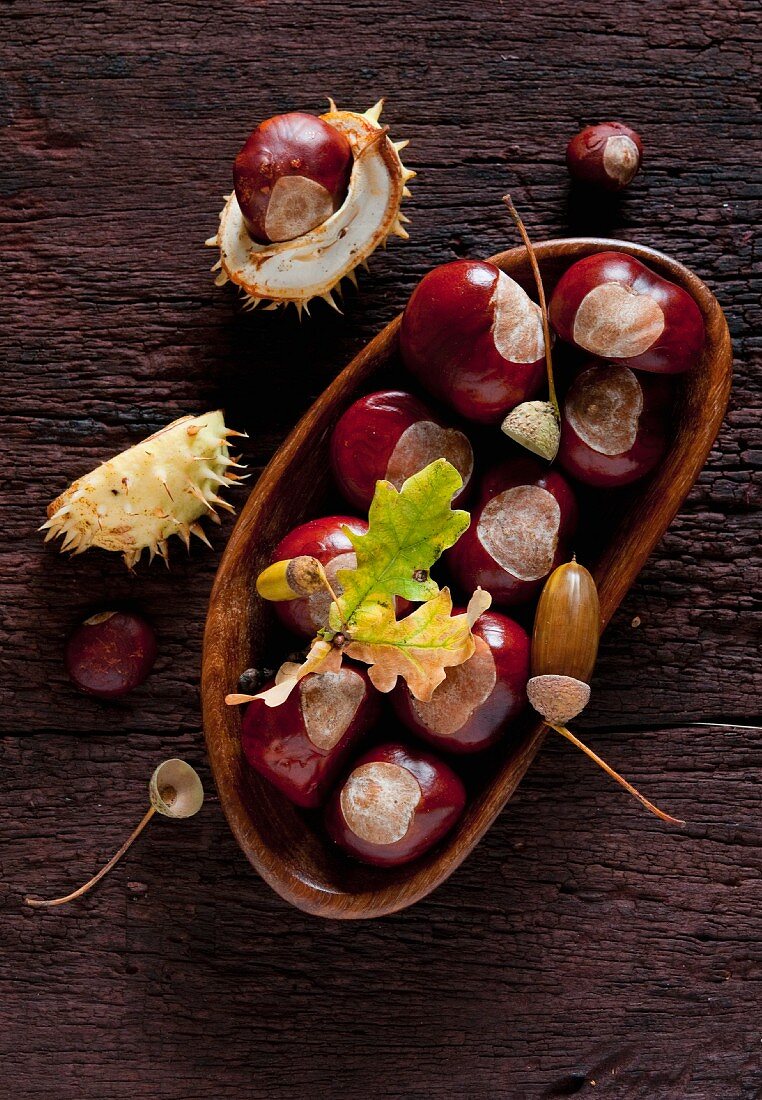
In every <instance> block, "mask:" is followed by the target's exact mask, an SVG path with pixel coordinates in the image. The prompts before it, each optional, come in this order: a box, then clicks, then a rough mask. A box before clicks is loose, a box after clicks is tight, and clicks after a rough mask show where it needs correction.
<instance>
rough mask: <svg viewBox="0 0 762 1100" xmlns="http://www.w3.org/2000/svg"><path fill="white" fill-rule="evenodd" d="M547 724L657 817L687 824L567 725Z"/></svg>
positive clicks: (679, 823) (672, 822) (672, 823)
mask: <svg viewBox="0 0 762 1100" xmlns="http://www.w3.org/2000/svg"><path fill="white" fill-rule="evenodd" d="M545 725H546V726H548V727H549V728H550V729H552V730H555V731H556V733H560V734H561V736H562V737H565V738H566V740H567V741H571V743H572V745H575V746H576V747H577V748H578V749H582V751H583V752H584V754H585V756H589V757H590V759H591V760H592V761H594V762H595V763H596V764H597V765H598V767H599V768H603V770H604V771H605V773H606V775H610V776H611V778H612V779H615V780H616V781H617V783H619V784H620V785H621V786H622V787H624V789H625V790H626V791H629V792H630V794H631V795H634V797H635V798H637V800H638V802H640V803H641V804H642V805H643V806H645V808H646V809H647V810H649V811H650V812H651V813H652V814H655V815H656V817H659V818H661V820H662V821H666V822H667V823H668V824H669V825H685V822H684V821H681V819H680V818H679V817H672V816H671V814H665V813H664V811H663V810H660V809H659V807H658V806H654V804H653V802H649V801H648V799H647V798H644V797H643V795H642V794H641V793H640V791H639V790H637V789H636V788H635V787H633V785H632V783H628V782H627V780H626V779H625V778H624V777H623V776H621V775H620V774H619V772H615V771H614V769H613V768H611V767H609V765H608V764H607V763H606V761H605V760H602V759H601V758H600V756H598V754H597V753H595V752H593V750H592V749H589V748H588V747H587V745H586V744H585V743H584V742H583V741H580V739H579V738H578V737H575V736H574V734H573V733H571V731H570V730H568V729H566V727H565V726H554V725H553V723H552V722H546V723H545Z"/></svg>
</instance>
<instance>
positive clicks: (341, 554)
mask: <svg viewBox="0 0 762 1100" xmlns="http://www.w3.org/2000/svg"><path fill="white" fill-rule="evenodd" d="M344 527H348V528H349V529H350V531H353V532H354V533H355V534H357V535H363V534H365V532H366V531H367V530H368V524H367V521H366V520H364V519H358V518H357V517H355V516H322V517H320V518H319V519H310V520H308V521H307V522H306V523H301V524H300V525H299V526H298V527H295V528H294V530H293V531H290V532H289V534H287V535H286V536H285V538H282V539H281V540H280V542H279V543H278V545H277V546H276V547H275V550H274V551H273V554H272V558H271V561H284V560H286V559H287V558H298V557H299V556H300V555H301V554H309V555H311V556H312V557H313V558H317V559H318V561H319V562H320V563H321V564H322V565H323V566H324V568H325V571H326V574H327V576H328V580H329V581H330V582H331V584H332V585H334V586H338V582H337V580H336V574H337V572H338V571H339V570H340V569H354V567H355V565H356V564H357V559H356V557H355V552H354V550H353V548H352V543H351V542H350V540H349V537H348V536H347V535H346V534H345V532H344V530H343V528H344ZM338 588H339V589H340V586H338ZM334 591H336V594H337V595H341V592H340V591H337V588H336V587H334ZM329 604H330V596H329V595H328V593H327V592H326V593H322V592H318V593H317V594H316V595H314V596H306V597H305V598H304V599H299V600H289V601H288V602H283V603H274V604H273V605H272V606H273V608H274V609H275V612H276V614H277V616H278V618H279V619H280V621H281V622H282V623H283V625H284V626H285V627H287V628H288V630H291V631H293V633H294V634H299V635H301V636H302V637H304V638H314V636H315V631H317V630H320V629H321V628H322V627H324V626H325V624H326V620H327V616H328V607H329Z"/></svg>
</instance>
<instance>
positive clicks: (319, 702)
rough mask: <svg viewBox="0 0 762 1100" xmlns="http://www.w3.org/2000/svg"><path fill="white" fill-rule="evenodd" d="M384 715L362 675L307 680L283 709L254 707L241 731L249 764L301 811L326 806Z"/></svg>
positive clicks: (355, 671) (354, 671)
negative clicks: (336, 783) (346, 765)
mask: <svg viewBox="0 0 762 1100" xmlns="http://www.w3.org/2000/svg"><path fill="white" fill-rule="evenodd" d="M379 709H380V703H379V696H378V692H377V691H376V690H375V688H374V687H373V686H372V685H371V683H370V680H369V679H368V676H367V674H366V672H365V671H364V669H361V668H355V667H353V666H350V665H347V664H345V665H343V666H342V668H341V669H340V670H339V671H338V672H326V673H323V674H321V675H316V674H312V675H310V676H305V677H304V678H303V679H302V680H300V681H299V683H298V684H297V686H296V687H295V688H294V690H293V691H292V692H291V694H290V695H289V697H288V699H287V700H286V702H285V703H281V704H280V706H277V707H268V706H266V704H265V703H263V702H262V701H261V700H259V699H257V700H255V701H254V702H253V703H250V704H249V706H248V708H247V710H246V714H245V715H244V719H243V725H242V728H241V745H242V747H243V751H244V754H245V756H246V759H247V760H248V762H249V764H250V765H251V766H252V768H254V769H255V770H256V771H257V772H259V774H260V775H263V776H264V777H265V779H268V780H269V781H270V782H271V783H272V784H273V785H274V786H275V787H277V788H278V789H279V790H280V791H282V792H283V793H284V794H285V795H286V797H287V798H289V799H290V800H291V801H292V802H295V803H296V805H297V806H303V807H305V808H314V807H316V806H320V805H322V803H323V802H324V800H325V797H326V795H327V793H328V790H329V788H330V787H331V786H332V784H333V782H334V780H335V779H336V776H337V774H338V773H339V771H340V770H341V768H342V766H343V764H344V763H345V762H346V760H347V757H348V756H349V754H350V753H351V752H352V750H353V749H354V748H355V747H356V746H357V743H358V741H360V740H361V739H362V738H363V736H364V735H365V734H366V733H367V732H368V730H369V729H370V728H371V726H372V725H373V723H374V722H375V720H376V718H377V717H378V713H379Z"/></svg>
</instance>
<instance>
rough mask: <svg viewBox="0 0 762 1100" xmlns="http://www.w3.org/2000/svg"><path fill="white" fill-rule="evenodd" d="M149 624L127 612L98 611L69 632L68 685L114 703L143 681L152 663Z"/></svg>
mask: <svg viewBox="0 0 762 1100" xmlns="http://www.w3.org/2000/svg"><path fill="white" fill-rule="evenodd" d="M156 652H157V650H156V635H155V634H154V632H153V628H152V627H151V625H150V623H148V622H146V620H145V619H144V618H142V616H140V615H135V614H134V613H133V612H130V611H102V612H100V613H99V614H97V615H92V616H91V617H90V618H89V619H85V621H84V622H83V623H82V624H81V625H80V626H78V627H77V629H76V630H75V631H74V632H73V634H72V635H71V637H70V638H69V640H68V642H67V643H66V649H65V652H64V660H65V663H66V671H67V672H68V674H69V677H70V679H71V680H72V682H73V683H74V684H75V685H76V687H78V688H79V689H80V691H84V692H87V694H88V695H97V696H99V698H101V699H116V698H118V697H119V696H121V695H126V694H127V693H128V692H130V691H132V690H133V689H134V688H136V687H139V685H140V684H142V683H143V682H144V680H146V679H147V677H148V674H149V673H150V671H151V669H152V668H153V665H154V661H155V660H156Z"/></svg>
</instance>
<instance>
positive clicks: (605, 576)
mask: <svg viewBox="0 0 762 1100" xmlns="http://www.w3.org/2000/svg"><path fill="white" fill-rule="evenodd" d="M604 250H615V251H621V252H628V253H629V254H630V255H633V256H635V257H637V258H638V259H639V260H642V261H643V262H644V263H645V264H647V265H649V266H650V267H651V268H653V269H654V270H655V271H657V272H658V273H659V274H661V275H664V276H665V277H666V278H668V279H671V280H672V281H674V282H676V283H678V284H679V285H680V286H682V287H684V288H685V290H687V291H688V292H689V293H690V294H691V295H692V296H693V298H694V299H695V300H696V302H697V303H698V305H699V308H700V309H701V312H702V314H703V316H704V321H705V323H706V343H705V346H704V351H703V353H702V357H701V360H700V362H699V364H698V365H697V367H696V368H695V369H694V370H693V371H692V372H690V373H689V374H687V375H683V376H681V381H680V386H679V397H678V401H677V412H676V418H675V436H674V440H673V442H672V446H671V448H670V450H669V451H668V453H667V454H666V456H665V458H664V459H663V461H662V462H661V464H660V466H659V467H658V469H657V470H656V471H655V473H654V474H652V475H651V476H650V477H648V478H647V479H645V481H644V482H642V483H637V484H636V485H635V486H633V487H632V489H631V490H630V491H627V495H626V496H624V497H622V500H623V501H624V506H623V507H619V508H614V509H613V510H612V511H611V512H607V521H608V520H611V522H612V526H611V527H610V528H609V529H608V531H607V532H606V533H605V535H604V534H600V535H599V536H598V537H597V539H596V540H595V541H594V544H593V545H590V546H586V547H585V563H586V564H587V565H588V566H589V567H590V568H591V569H592V571H593V574H594V576H595V579H596V581H597V584H598V587H599V592H600V600H601V610H602V617H603V624H602V628H603V627H605V625H606V623H607V622H608V620H609V619H610V618H611V616H612V614H613V613H614V611H615V610H616V608H617V607H618V605H619V603H620V602H621V600H622V598H623V597H624V595H625V593H626V592H627V590H628V589H629V587H630V586H631V585H632V583H633V581H634V580H635V578H636V577H637V575H638V573H639V571H640V569H641V568H642V566H643V564H644V562H645V561H646V559H647V557H648V555H649V554H650V553H651V551H652V550H653V548H654V546H655V545H656V543H657V542H658V541H659V539H660V538H661V536H662V535H663V534H664V532H665V530H666V529H667V527H668V526H669V524H670V522H671V521H672V519H673V517H674V515H675V513H676V512H677V510H678V509H679V507H680V505H681V503H682V502H683V500H684V499H685V497H686V495H687V493H688V492H689V490H690V488H691V486H692V485H693V483H694V481H695V479H696V477H697V476H698V473H699V471H700V470H701V467H702V466H703V464H704V462H705V460H706V457H707V455H708V453H709V450H710V448H711V446H712V443H713V442H714V439H715V437H716V435H717V432H718V431H719V428H720V424H721V422H722V418H723V414H724V412H725V408H726V405H727V401H728V395H729V392H730V381H731V371H732V351H731V345H730V336H729V333H728V327H727V324H726V322H725V318H724V316H723V313H722V310H721V308H720V306H719V304H718V302H717V300H716V299H715V297H714V295H713V294H712V293H711V292H710V291H709V290H708V288H707V287H706V286H705V285H704V284H703V283H702V282H701V280H700V279H698V278H697V277H696V276H695V275H694V274H693V273H692V272H691V271H689V270H688V269H687V268H686V267H684V266H683V265H682V264H679V263H677V262H676V261H675V260H672V259H670V258H669V257H668V256H665V255H663V254H662V253H660V252H656V251H654V250H653V249H650V248H645V247H642V246H640V245H635V244H630V243H629V242H622V241H609V240H601V239H595V238H573V239H569V240H557V241H546V242H544V243H542V244H539V245H537V246H536V252H537V257H538V260H539V262H540V266H541V269H542V275H543V281H544V283H545V288H546V292H547V293H548V295H550V293H551V292H552V290H553V287H554V286H555V284H556V282H557V281H558V279H559V278H560V276H561V274H562V273H563V272H564V271H565V270H566V268H568V267H569V266H570V265H571V264H572V263H574V262H575V261H577V260H579V259H582V258H583V257H585V256H589V255H591V254H592V253H594V252H601V251H604ZM492 262H493V263H496V264H497V265H498V266H499V267H501V268H502V269H503V271H505V272H507V273H508V274H509V275H511V276H512V277H513V278H514V279H516V280H517V281H518V282H519V283H521V284H522V285H523V286H524V287H525V288H526V289H527V290H528V291H529V292H530V293H533V290H534V284H533V280H532V275H531V270H530V267H529V263H528V260H527V254H526V251H525V249H523V248H516V249H512V250H511V251H509V252H503V253H500V254H499V255H498V256H494V257H492ZM399 324H400V319H399V317H398V318H396V319H395V320H394V321H392V322H391V323H390V324H389V325H387V326H386V328H385V329H384V330H383V331H382V332H380V333H379V335H378V336H376V337H375V339H374V340H372V341H371V342H370V343H369V344H368V346H367V347H366V348H365V349H364V350H363V351H361V352H360V354H359V355H357V356H356V358H355V359H353V361H352V362H351V363H350V364H349V366H348V367H346V369H345V370H343V371H342V372H341V374H340V375H339V376H338V377H337V378H336V380H335V381H334V382H333V383H332V384H331V385H330V386H329V387H328V389H326V390H325V392H324V393H323V394H322V396H321V397H320V398H318V400H317V401H316V402H315V404H314V405H313V406H312V408H311V409H310V410H309V412H307V413H306V415H305V416H304V417H303V418H302V420H301V421H300V422H299V424H298V425H297V426H296V428H294V430H293V431H292V433H291V435H290V436H289V437H288V439H287V440H286V442H285V443H284V444H283V446H282V447H281V448H280V449H279V451H278V452H277V454H276V455H275V456H274V457H273V459H272V460H271V461H270V463H269V465H268V466H267V468H266V469H265V471H264V472H263V474H262V476H261V477H260V479H259V481H258V482H257V484H256V485H255V486H254V488H253V490H252V492H251V494H250V496H249V499H248V500H247V502H246V504H245V506H244V508H243V511H242V512H241V515H240V517H239V519H238V522H237V524H236V526H235V528H234V530H233V533H232V535H231V537H230V541H229V543H228V546H227V549H226V550H225V553H224V554H223V557H222V560H221V562H220V566H219V570H218V572H217V578H216V581H215V584H214V588H213V590H212V595H211V600H210V604H209V612H208V616H207V621H206V631H205V635H204V653H203V670H202V696H203V716H204V731H205V736H206V743H207V748H208V751H209V758H210V762H211V767H212V772H213V774H214V778H215V782H216V784H217V789H218V791H219V795H220V800H221V803H222V807H223V810H224V812H225V814H226V816H227V819H228V821H229V823H230V827H231V829H232V830H233V833H234V835H235V837H236V839H237V841H238V843H239V844H240V846H241V848H242V849H243V852H244V853H245V855H246V856H247V858H248V859H249V861H250V862H251V863H252V865H253V866H254V867H255V868H256V870H257V871H258V872H259V873H260V875H262V877H263V878H264V879H265V880H266V881H267V882H268V883H269V884H270V886H272V888H273V889H274V890H276V891H277V892H278V893H279V894H280V895H281V896H282V897H283V898H285V899H286V900H287V901H290V902H291V903H292V904H293V905H296V906H297V907H298V908H300V909H303V910H304V911H305V912H308V913H314V914H316V915H319V916H324V917H332V918H360V917H365V918H367V917H377V916H381V915H382V914H384V913H391V912H394V911H395V910H398V909H402V908H404V907H405V906H408V905H411V904H412V903H413V902H415V901H418V900H419V899H420V898H422V897H425V896H426V894H428V893H430V892H431V891H432V890H433V889H434V888H435V887H436V886H438V885H439V884H440V883H441V882H443V881H444V879H446V878H447V876H448V875H450V874H451V873H452V871H454V870H455V868H456V867H457V866H458V864H459V863H460V862H461V861H462V860H463V859H465V857H466V856H467V855H468V853H469V852H470V851H471V849H472V848H473V847H474V845H475V844H477V843H478V841H479V840H480V839H481V837H482V836H483V835H484V833H485V832H486V831H487V829H488V828H489V827H490V825H491V824H492V822H493V821H494V820H495V817H496V816H497V815H498V814H499V813H500V811H501V810H502V808H503V807H504V806H505V804H506V802H507V801H508V800H509V798H510V797H511V795H512V794H513V792H514V791H515V789H516V787H517V785H518V784H519V782H520V781H521V779H522V777H523V776H524V774H525V772H526V771H527V769H528V767H529V765H530V764H531V763H532V760H533V759H534V757H535V755H536V753H537V752H538V750H539V748H540V746H541V743H542V740H543V736H544V734H543V726H542V724H541V723H540V722H538V721H536V720H535V718H534V717H531V716H529V715H527V716H526V718H525V719H524V721H523V724H520V725H519V727H518V729H517V731H516V732H515V734H514V735H512V736H511V737H509V738H506V740H505V742H504V743H503V744H502V745H499V746H497V748H496V749H495V750H491V751H490V752H489V754H488V757H485V758H482V759H481V760H480V756H479V754H476V755H475V756H474V757H473V758H472V759H471V760H469V761H468V763H467V765H466V766H465V767H464V768H463V769H462V768H461V767H460V764H458V765H457V767H458V770H459V771H461V773H462V774H464V778H465V780H466V784H467V787H468V791H469V802H468V805H467V808H466V811H465V813H464V815H463V817H462V818H461V820H460V821H459V823H458V825H457V826H456V827H455V829H454V830H453V832H452V833H450V834H449V835H448V836H447V837H446V838H445V840H444V841H443V842H441V843H440V844H439V845H438V846H437V847H436V848H434V849H433V850H432V851H430V852H429V853H428V854H426V855H425V856H423V857H422V858H421V859H419V860H417V861H415V862H414V863H410V864H407V865H405V866H402V867H398V868H395V869H377V868H372V867H365V866H361V865H359V864H355V863H353V862H351V861H350V860H348V859H347V858H345V857H344V856H343V855H342V854H341V853H340V852H339V851H338V850H337V849H335V848H334V847H333V845H332V844H331V842H330V840H329V839H328V837H327V836H326V834H325V833H324V831H323V829H322V825H321V822H320V821H319V819H318V818H313V817H310V816H308V815H305V814H304V813H303V812H301V811H299V810H297V809H296V807H295V806H293V805H292V804H291V803H290V802H289V801H288V800H287V799H286V798H285V797H283V796H282V795H281V794H280V793H279V792H278V791H277V790H275V788H274V787H271V786H270V784H269V783H267V782H266V781H265V780H263V779H261V778H260V777H259V776H258V775H257V774H256V773H255V772H254V771H253V770H252V769H251V768H250V767H249V766H248V764H247V762H246V760H245V758H244V755H243V752H242V751H241V743H240V729H241V710H240V709H239V708H236V707H228V706H226V705H225V695H226V694H227V693H228V692H229V691H233V690H235V687H236V682H237V679H238V676H239V674H240V672H241V671H242V670H243V669H245V668H247V667H250V666H252V665H257V664H258V663H260V662H261V660H262V657H263V654H264V653H265V652H266V649H267V647H268V645H269V642H268V635H271V632H272V630H273V614H272V609H271V607H269V606H267V605H266V604H265V603H264V601H263V600H261V599H259V598H258V597H257V595H256V592H255V579H256V577H257V574H258V573H259V572H260V570H261V569H263V568H264V566H265V565H267V564H268V562H269V557H270V554H271V552H272V550H273V548H274V547H275V545H276V543H277V542H278V541H279V540H280V539H281V537H282V536H283V535H285V534H286V533H287V532H288V531H290V530H291V529H292V528H293V527H295V526H296V525H297V524H299V523H302V522H303V521H304V520H306V519H309V518H312V517H313V516H318V515H321V514H325V513H326V512H327V511H335V510H338V509H336V507H335V493H334V490H333V489H332V487H331V484H330V471H329V461H328V447H329V439H330V434H331V429H332V428H333V426H334V424H335V423H336V421H337V420H338V418H339V417H340V416H341V414H342V413H343V412H344V410H345V409H346V408H347V406H348V405H349V404H350V403H351V402H352V401H354V400H355V399H356V398H357V397H359V396H360V395H361V394H363V393H368V392H370V391H372V390H373V389H377V388H381V386H383V385H385V384H386V376H387V375H388V374H389V373H390V372H394V371H395V370H397V371H399V367H400V364H399V357H398V351H397V335H398V331H399ZM507 449H508V446H507V441H506V450H507ZM595 542H597V545H596V544H595ZM285 644H287V643H285ZM283 652H284V654H285V652H287V651H286V650H285V649H284V651H283Z"/></svg>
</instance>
